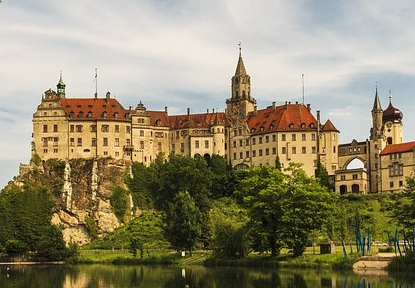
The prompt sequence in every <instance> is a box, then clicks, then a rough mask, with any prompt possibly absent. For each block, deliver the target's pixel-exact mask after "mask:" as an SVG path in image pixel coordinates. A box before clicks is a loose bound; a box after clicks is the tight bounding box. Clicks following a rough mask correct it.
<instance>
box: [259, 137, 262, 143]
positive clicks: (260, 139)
mask: <svg viewBox="0 0 415 288" xmlns="http://www.w3.org/2000/svg"><path fill="white" fill-rule="evenodd" d="M258 143H259V144H262V137H261V136H259V138H258Z"/></svg>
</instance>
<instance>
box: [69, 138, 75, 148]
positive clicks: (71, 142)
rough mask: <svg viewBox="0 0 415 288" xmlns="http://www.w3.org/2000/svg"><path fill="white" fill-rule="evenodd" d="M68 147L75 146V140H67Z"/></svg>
mask: <svg viewBox="0 0 415 288" xmlns="http://www.w3.org/2000/svg"><path fill="white" fill-rule="evenodd" d="M69 146H75V138H70V139H69Z"/></svg>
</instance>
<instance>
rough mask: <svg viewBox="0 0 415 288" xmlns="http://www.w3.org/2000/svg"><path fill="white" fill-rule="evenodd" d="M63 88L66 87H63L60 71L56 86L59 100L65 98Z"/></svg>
mask: <svg viewBox="0 0 415 288" xmlns="http://www.w3.org/2000/svg"><path fill="white" fill-rule="evenodd" d="M65 87H66V85H65V83H63V80H62V71H61V72H60V77H59V82H58V84H57V85H56V90H57V92H58V96H59V98H65Z"/></svg>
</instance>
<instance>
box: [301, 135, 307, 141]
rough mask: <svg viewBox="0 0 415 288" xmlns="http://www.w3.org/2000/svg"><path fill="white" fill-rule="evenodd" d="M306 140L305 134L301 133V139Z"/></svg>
mask: <svg viewBox="0 0 415 288" xmlns="http://www.w3.org/2000/svg"><path fill="white" fill-rule="evenodd" d="M305 140H306V136H305V134H304V133H303V134H301V141H305Z"/></svg>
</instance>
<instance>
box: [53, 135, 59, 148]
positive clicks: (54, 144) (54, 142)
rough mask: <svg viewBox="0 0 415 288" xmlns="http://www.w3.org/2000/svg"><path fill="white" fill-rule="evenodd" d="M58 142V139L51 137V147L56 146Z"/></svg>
mask: <svg viewBox="0 0 415 288" xmlns="http://www.w3.org/2000/svg"><path fill="white" fill-rule="evenodd" d="M58 140H59V138H58V137H53V146H55V147H56V146H58Z"/></svg>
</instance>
